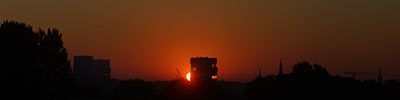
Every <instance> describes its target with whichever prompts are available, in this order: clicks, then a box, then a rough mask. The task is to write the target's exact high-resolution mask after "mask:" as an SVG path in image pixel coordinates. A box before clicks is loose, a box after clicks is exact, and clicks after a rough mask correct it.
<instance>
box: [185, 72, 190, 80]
mask: <svg viewBox="0 0 400 100" xmlns="http://www.w3.org/2000/svg"><path fill="white" fill-rule="evenodd" d="M186 80H188V81H190V72H189V73H187V74H186Z"/></svg>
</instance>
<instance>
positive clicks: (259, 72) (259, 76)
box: [257, 68, 261, 78]
mask: <svg viewBox="0 0 400 100" xmlns="http://www.w3.org/2000/svg"><path fill="white" fill-rule="evenodd" d="M257 78H261V68H258V76H257Z"/></svg>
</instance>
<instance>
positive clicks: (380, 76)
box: [378, 67, 383, 84]
mask: <svg viewBox="0 0 400 100" xmlns="http://www.w3.org/2000/svg"><path fill="white" fill-rule="evenodd" d="M378 82H379V84H383V78H382V72H381V67H379V69H378Z"/></svg>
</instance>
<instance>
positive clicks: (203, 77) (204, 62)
mask: <svg viewBox="0 0 400 100" xmlns="http://www.w3.org/2000/svg"><path fill="white" fill-rule="evenodd" d="M190 64H191V70H190V72H191V81H194V82H196V81H197V82H212V81H214V82H216V80H217V72H218V68H217V66H216V64H217V58H208V57H196V58H190Z"/></svg>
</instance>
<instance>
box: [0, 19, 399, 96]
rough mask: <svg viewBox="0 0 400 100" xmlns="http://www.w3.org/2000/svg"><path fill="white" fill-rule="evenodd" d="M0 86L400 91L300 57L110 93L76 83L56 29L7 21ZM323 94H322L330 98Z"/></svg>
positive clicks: (29, 92) (34, 91)
mask: <svg viewBox="0 0 400 100" xmlns="http://www.w3.org/2000/svg"><path fill="white" fill-rule="evenodd" d="M0 46H1V49H0V55H1V57H0V80H1V81H0V87H1V90H0V91H1V93H2V98H11V99H5V100H20V99H32V100H33V99H35V100H36V99H39V100H217V99H219V100H229V99H230V100H242V99H268V98H293V97H296V98H316V97H325V98H334V97H349V96H351V97H373V96H377V97H388V96H396V95H399V88H400V83H399V82H397V81H396V80H386V81H381V82H378V81H373V80H369V81H360V80H356V79H353V78H344V77H340V76H332V75H330V74H329V73H328V71H327V70H326V69H325V68H323V67H321V66H320V65H317V64H313V65H311V64H310V63H308V62H301V63H299V64H296V65H294V66H293V71H292V72H290V73H288V74H282V75H269V76H262V77H258V78H256V79H255V80H253V81H251V82H248V83H238V82H224V81H218V82H211V83H191V82H188V81H186V80H184V79H177V80H172V81H152V82H149V81H144V80H140V79H135V80H123V81H120V82H119V85H118V86H115V87H114V89H113V90H112V91H111V92H110V94H102V93H101V92H100V91H99V89H96V88H93V87H92V86H86V85H79V84H76V83H75V80H74V74H73V72H72V70H71V65H70V62H69V60H68V54H67V50H66V49H65V48H64V46H63V40H62V37H61V34H60V32H59V31H58V30H57V29H48V30H47V31H43V30H41V29H39V30H38V31H34V30H33V29H32V27H31V26H29V25H26V24H24V23H19V22H15V21H4V22H3V23H2V24H1V26H0ZM325 98H320V99H325Z"/></svg>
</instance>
